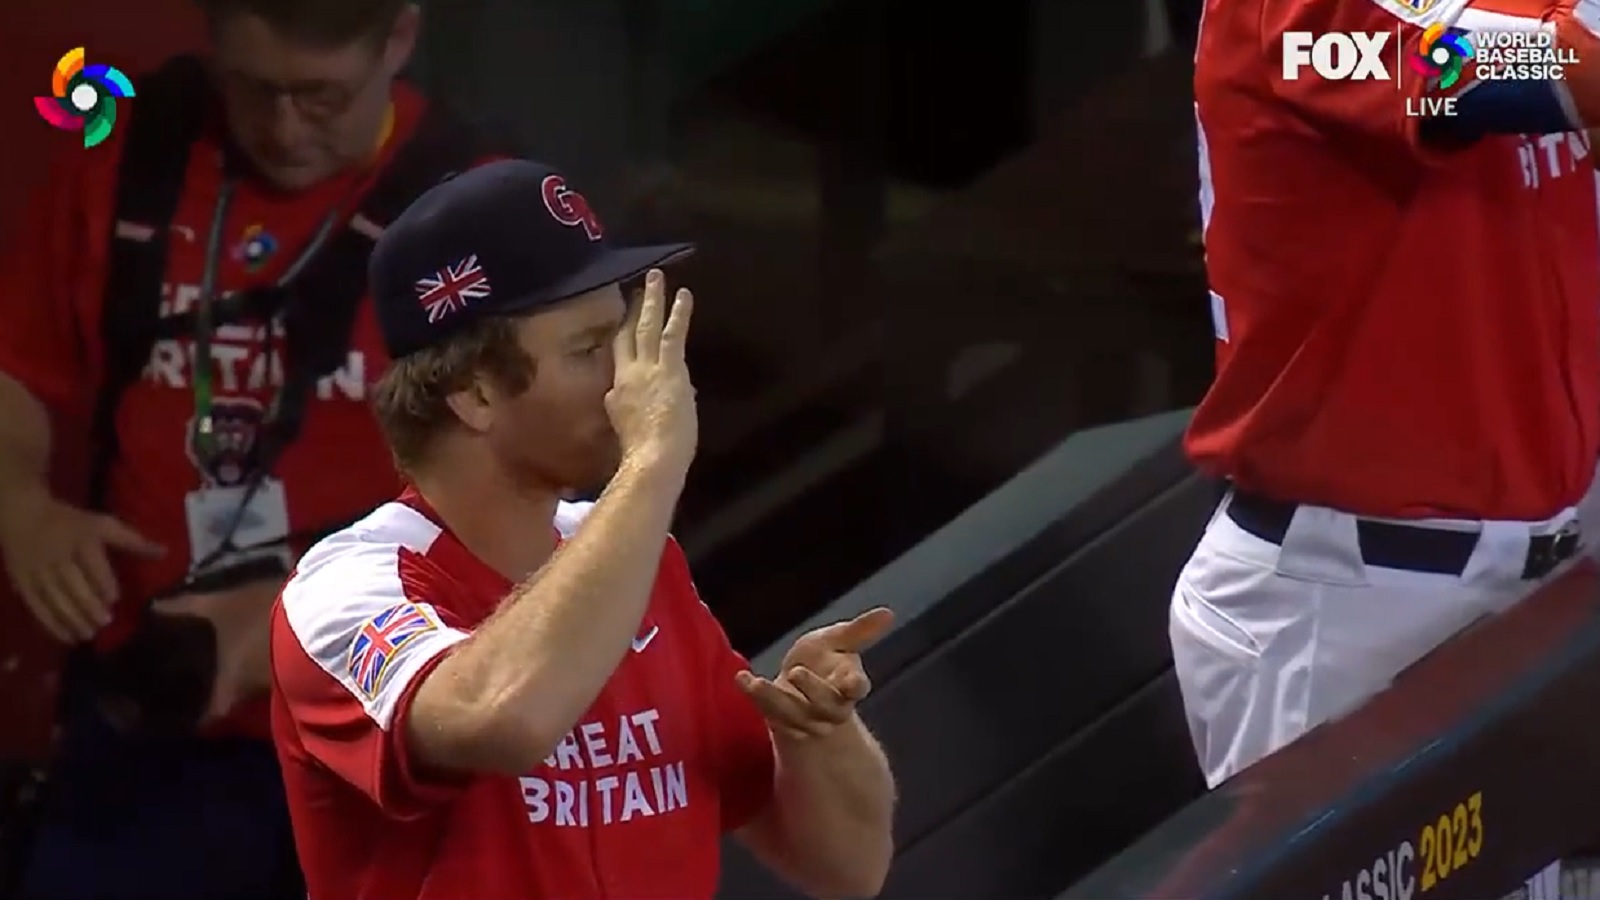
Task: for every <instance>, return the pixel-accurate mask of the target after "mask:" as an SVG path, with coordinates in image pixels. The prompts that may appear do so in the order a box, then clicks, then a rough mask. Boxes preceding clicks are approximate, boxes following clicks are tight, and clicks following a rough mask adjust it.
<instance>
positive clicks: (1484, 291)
mask: <svg viewBox="0 0 1600 900" xmlns="http://www.w3.org/2000/svg"><path fill="white" fill-rule="evenodd" d="M1597 7H1600V0H1583V2H1579V3H1574V2H1572V0H1562V2H1554V3H1552V2H1544V0H1477V2H1472V3H1465V2H1462V0H1207V3H1206V8H1205V18H1204V21H1203V24H1202V27H1201V34H1200V39H1199V47H1198V52H1197V57H1196V71H1195V100H1196V103H1195V107H1196V115H1197V118H1198V124H1199V140H1200V158H1201V207H1202V216H1203V220H1204V226H1205V246H1206V256H1207V272H1208V276H1209V280H1210V287H1211V291H1212V295H1211V306H1212V311H1213V319H1214V322H1215V326H1216V335H1217V376H1216V380H1215V383H1214V384H1213V385H1212V387H1211V390H1210V391H1209V392H1208V394H1207V395H1206V397H1205V399H1204V401H1203V402H1202V403H1201V404H1200V406H1199V408H1198V410H1197V411H1196V413H1195V415H1194V419H1193V421H1192V423H1191V425H1190V428H1189V433H1188V435H1187V438H1186V447H1187V449H1188V451H1189V453H1190V455H1191V456H1192V457H1193V458H1194V459H1195V461H1196V462H1197V463H1198V464H1199V465H1200V466H1201V468H1203V469H1205V470H1206V471H1208V472H1209V473H1211V474H1213V475H1216V476H1221V477H1225V478H1228V479H1230V480H1232V481H1233V482H1234V483H1235V484H1236V485H1237V486H1238V487H1240V488H1241V489H1245V490H1249V491H1253V492H1256V493H1260V494H1266V495H1269V496H1273V497H1276V498H1279V499H1282V500H1289V501H1299V502H1305V503H1312V504H1317V505H1322V506H1329V507H1334V508H1338V509H1343V510H1346V511H1349V512H1353V513H1357V514H1366V515H1372V516H1392V517H1426V516H1448V517H1460V518H1472V519H1519V520H1539V519H1544V518H1548V517H1550V516H1553V515H1555V514H1556V513H1558V512H1559V511H1560V510H1561V509H1563V508H1564V507H1567V506H1571V505H1572V504H1574V503H1576V502H1577V500H1578V499H1579V498H1580V497H1581V496H1582V495H1583V493H1584V491H1585V489H1586V488H1587V486H1588V484H1589V482H1590V480H1591V476H1592V475H1593V473H1594V470H1595V462H1596V456H1597V453H1600V303H1597V302H1596V300H1597V298H1600V266H1597V265H1596V264H1595V260H1596V259H1597V258H1600V235H1597V227H1596V210H1595V194H1594V186H1593V183H1592V179H1593V174H1592V160H1591V159H1590V156H1591V148H1590V144H1589V139H1588V137H1587V135H1586V134H1585V133H1584V132H1582V131H1581V130H1573V131H1566V132H1561V133H1554V134H1529V135H1491V136H1489V137H1487V138H1484V139H1482V140H1479V141H1476V142H1475V143H1472V144H1470V145H1469V146H1466V147H1463V148H1460V149H1456V150H1452V151H1443V150H1437V149H1434V148H1432V147H1430V146H1425V145H1424V144H1423V143H1422V142H1421V141H1420V140H1419V138H1418V134H1417V127H1418V123H1419V122H1420V121H1421V120H1420V119H1418V118H1414V117H1411V116H1409V115H1408V114H1407V112H1408V108H1409V109H1410V110H1411V111H1413V112H1414V111H1416V110H1418V109H1420V108H1422V104H1421V103H1420V100H1421V99H1422V98H1423V97H1425V96H1431V95H1433V94H1430V92H1437V88H1438V87H1439V86H1440V85H1439V84H1437V83H1430V82H1429V81H1428V79H1427V78H1426V77H1425V76H1424V75H1422V74H1420V73H1419V72H1418V71H1417V68H1416V67H1414V66H1412V65H1410V64H1408V63H1407V62H1406V58H1407V57H1410V56H1413V55H1415V54H1416V52H1417V50H1418V49H1420V43H1421V39H1422V36H1423V34H1424V32H1425V31H1426V30H1427V29H1428V28H1429V27H1430V26H1451V27H1459V28H1462V29H1464V30H1465V31H1467V32H1468V34H1469V35H1470V34H1471V33H1473V32H1475V31H1479V30H1483V31H1488V30H1496V31H1507V30H1518V29H1522V30H1529V31H1540V32H1543V33H1547V34H1552V35H1554V36H1555V37H1556V39H1557V41H1558V42H1559V43H1560V44H1561V45H1562V47H1564V48H1568V49H1574V50H1575V52H1576V55H1577V58H1578V60H1579V62H1578V63H1577V64H1576V65H1572V66H1567V67H1566V76H1567V79H1568V80H1567V81H1566V82H1565V85H1566V87H1567V89H1568V90H1569V91H1570V97H1569V99H1570V100H1571V102H1572V103H1573V105H1575V106H1576V107H1578V108H1580V109H1584V108H1590V107H1593V108H1596V109H1600V77H1597V75H1596V73H1595V72H1594V70H1593V65H1592V64H1600V48H1597V45H1596V42H1595V38H1594V32H1593V29H1594V28H1595V27H1596V25H1597V23H1600V16H1597V15H1596V13H1595V10H1596V8H1597ZM1298 32H1309V33H1310V34H1312V35H1326V34H1329V33H1334V32H1367V33H1383V32H1387V33H1389V34H1391V35H1394V37H1393V38H1392V39H1391V40H1390V41H1389V44H1388V50H1387V51H1386V53H1385V55H1384V60H1385V65H1386V68H1387V69H1389V70H1391V74H1392V80H1383V79H1381V78H1372V77H1369V78H1363V79H1349V80H1333V79H1328V78H1323V77H1319V76H1318V75H1317V74H1316V73H1315V72H1314V71H1313V70H1312V69H1311V68H1304V69H1302V70H1301V71H1300V73H1299V77H1297V78H1286V77H1285V75H1286V72H1285V69H1286V66H1285V59H1284V56H1285V51H1284V42H1285V35H1286V34H1290V35H1293V34H1294V33H1298ZM1302 43H1303V39H1302ZM1396 50H1399V52H1398V53H1397V52H1396ZM1397 66H1398V68H1397ZM1472 72H1473V67H1472V66H1468V67H1467V77H1465V78H1462V79H1461V80H1460V83H1459V84H1458V85H1455V86H1453V87H1452V88H1451V90H1452V91H1453V92H1460V91H1464V90H1471V89H1473V88H1474V79H1473V77H1472ZM1589 121H1600V117H1594V118H1590V119H1589Z"/></svg>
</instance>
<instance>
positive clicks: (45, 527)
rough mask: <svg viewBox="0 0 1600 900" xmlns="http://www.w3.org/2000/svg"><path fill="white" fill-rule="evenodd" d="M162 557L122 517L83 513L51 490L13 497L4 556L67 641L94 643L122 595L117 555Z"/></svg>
mask: <svg viewBox="0 0 1600 900" xmlns="http://www.w3.org/2000/svg"><path fill="white" fill-rule="evenodd" d="M112 552H120V553H130V554H133V555H136V556H141V557H145V558H147V559H152V558H159V557H160V556H162V555H163V554H164V553H165V552H166V549H165V548H164V547H162V546H161V545H160V544H158V543H156V542H155V541H152V540H150V539H149V538H147V537H145V536H144V535H142V534H139V533H138V532H137V531H135V530H133V528H131V527H130V526H129V525H127V524H126V523H124V522H122V521H121V520H119V519H116V518H113V517H111V516H108V515H104V514H101V513H95V512H90V511H89V510H85V509H79V508H78V507H75V506H72V505H71V504H68V503H63V502H62V501H60V500H58V499H56V498H55V497H53V496H51V495H50V493H49V491H48V490H47V489H45V488H44V487H43V486H40V487H39V488H38V489H37V490H29V491H26V492H20V491H19V492H18V493H15V494H13V495H12V496H10V497H7V498H5V501H4V505H3V506H0V553H3V555H4V559H5V566H6V573H7V574H8V575H9V576H10V578H11V583H12V585H13V586H14V587H15V588H16V590H17V593H18V594H19V595H21V597H22V602H23V603H24V604H26V605H27V607H28V611H29V612H30V613H32V614H33V617H34V619H36V620H37V621H38V622H39V625H40V626H41V627H43V628H44V629H45V631H47V632H49V633H50V634H51V635H52V636H53V637H55V638H56V639H57V640H59V641H61V642H62V643H77V642H79V641H86V640H88V639H90V638H92V637H94V635H95V633H96V632H98V631H99V630H100V629H101V628H102V627H103V626H104V625H105V624H106V623H107V622H109V621H110V620H111V608H112V607H113V606H114V605H115V604H116V602H117V598H118V596H119V593H120V592H119V590H118V587H117V579H116V575H115V573H114V572H113V570H112V568H111V553H112Z"/></svg>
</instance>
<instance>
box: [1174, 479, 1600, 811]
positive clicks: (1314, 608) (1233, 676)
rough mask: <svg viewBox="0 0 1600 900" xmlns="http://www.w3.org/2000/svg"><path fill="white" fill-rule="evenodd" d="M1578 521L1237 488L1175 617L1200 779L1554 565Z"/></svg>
mask: <svg viewBox="0 0 1600 900" xmlns="http://www.w3.org/2000/svg"><path fill="white" fill-rule="evenodd" d="M1593 493H1594V491H1593V490H1592V489H1591V494H1593ZM1587 502H1590V501H1589V500H1588V499H1587V498H1586V503H1587ZM1593 502H1595V503H1597V504H1600V500H1595V501H1593ZM1577 521H1578V516H1577V512H1576V510H1572V509H1569V510H1566V511H1563V512H1562V513H1561V514H1560V515H1558V516H1556V517H1554V518H1552V519H1550V520H1548V521H1544V522H1531V523H1530V522H1468V521H1456V520H1444V519H1424V520H1406V521H1404V522H1400V521H1392V522H1385V521H1379V520H1371V519H1358V518H1357V517H1356V516H1353V515H1350V514H1348V513H1343V512H1339V511H1337V510H1332V509H1325V508H1321V507H1313V506H1295V505H1293V504H1278V503H1275V502H1272V501H1261V500H1258V499H1257V498H1250V497H1240V496H1238V495H1235V494H1231V493H1230V494H1229V495H1228V497H1227V498H1225V499H1224V500H1223V501H1222V503H1221V504H1220V505H1219V506H1218V509H1217V512H1216V513H1215V514H1213V516H1212V518H1211V522H1210V524H1209V525H1208V526H1207V527H1206V530H1205V534H1204V535H1203V536H1202V537H1201V539H1200V543H1199V545H1198V546H1197V547H1196V548H1195V551H1194V554H1193V555H1192V556H1191V557H1190V558H1189V562H1188V564H1187V565H1185V566H1184V568H1183V571H1182V572H1181V573H1180V574H1179V576H1178V582H1177V585H1176V587H1175V588H1174V590H1173V595H1172V610H1171V618H1170V632H1171V638H1172V654H1173V664H1174V666H1175V668H1176V670H1177V675H1178V681H1179V685H1180V686H1181V688H1182V691H1183V701H1184V708H1185V710H1186V711H1187V715H1188V719H1189V730H1190V733H1191V735H1192V736H1193V738H1194V744H1195V750H1196V752H1197V754H1198V755H1199V759H1200V765H1201V768H1202V769H1203V770H1204V772H1205V776H1206V782H1207V783H1208V784H1210V785H1211V786H1213V787H1214V786H1216V785H1217V784H1219V783H1221V782H1222V781H1223V780H1225V779H1227V778H1228V777H1229V776H1231V775H1233V774H1234V773H1236V772H1238V771H1239V770H1240V769H1243V768H1244V767H1246V766H1248V765H1250V764H1251V763H1254V762H1255V761H1256V760H1258V759H1260V758H1262V757H1263V756H1266V755H1267V754H1269V753H1272V752H1273V751H1275V750H1277V749H1279V748H1280V747H1283V746H1285V745H1287V744H1289V743H1291V742H1292V741H1294V740H1295V739H1296V738H1298V737H1299V736H1300V735H1302V734H1304V733H1305V732H1307V731H1309V730H1310V729H1312V728H1314V727H1315V726H1317V725H1319V724H1321V723H1323V722H1326V721H1328V720H1329V719H1333V718H1336V717H1338V716H1341V715H1343V714H1345V713H1348V712H1350V711H1351V710H1353V709H1355V708H1356V707H1358V706H1360V705H1361V704H1362V703H1363V702H1364V701H1366V700H1367V699H1369V698H1370V697H1372V696H1373V695H1374V694H1377V693H1378V692H1379V691H1381V690H1383V689H1384V688H1386V687H1388V686H1389V684H1390V683H1391V682H1392V681H1393V679H1394V677H1395V676H1396V675H1398V674H1399V673H1400V672H1401V671H1402V670H1403V669H1405V668H1406V667H1407V666H1409V665H1411V664H1412V663H1413V662H1415V661H1417V660H1418V659H1420V658H1421V657H1422V656H1423V655H1425V654H1426V653H1428V651H1430V650H1432V649H1433V648H1435V647H1437V646H1438V645H1439V644H1441V643H1443V642H1444V641H1445V640H1447V639H1448V638H1449V637H1450V636H1451V635H1454V634H1455V633H1456V632H1458V631H1460V630H1461V629H1463V628H1465V627H1466V626H1468V625H1470V624H1472V623H1473V622H1475V621H1477V620H1478V619H1480V618H1483V617H1484V616H1488V615H1493V614H1495V613H1498V612H1502V611H1504V610H1505V609H1506V608H1508V607H1510V606H1511V605H1512V604H1514V603H1516V602H1517V601H1518V600H1520V599H1522V598H1523V597H1525V596H1527V594H1529V593H1530V592H1531V591H1533V590H1534V589H1535V588H1537V587H1538V586H1539V585H1540V584H1543V583H1545V582H1546V581H1548V580H1549V579H1550V578H1552V577H1554V576H1555V575H1557V574H1559V573H1560V572H1561V571H1563V568H1564V565H1565V564H1566V563H1567V562H1569V561H1570V559H1571V558H1572V557H1573V555H1574V553H1573V551H1574V549H1575V544H1576V542H1577V539H1576V529H1577ZM1435 536H1437V537H1435ZM1408 542H1409V543H1408ZM1435 545H1438V546H1443V545H1453V546H1455V547H1457V548H1459V549H1460V551H1461V552H1460V553H1459V554H1458V555H1457V557H1456V558H1455V559H1454V560H1451V559H1449V558H1448V556H1449V554H1445V553H1442V552H1439V553H1434V552H1433V551H1432V550H1430V549H1429V548H1430V547H1434V548H1435V549H1437V548H1436V546H1435ZM1419 548H1420V552H1413V553H1409V554H1408V550H1409V551H1418V550H1419ZM1430 554H1431V555H1430ZM1384 563H1391V564H1387V565H1386V564H1384ZM1396 563H1397V564H1396ZM1451 568H1454V569H1455V571H1454V572H1451V571H1448V570H1449V569H1451ZM1424 569H1431V571H1430V570H1424ZM1441 570H1444V571H1441Z"/></svg>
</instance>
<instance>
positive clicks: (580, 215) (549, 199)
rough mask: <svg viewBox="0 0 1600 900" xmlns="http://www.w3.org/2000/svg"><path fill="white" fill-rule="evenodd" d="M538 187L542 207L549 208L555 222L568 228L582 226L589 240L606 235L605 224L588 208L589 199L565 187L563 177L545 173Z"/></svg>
mask: <svg viewBox="0 0 1600 900" xmlns="http://www.w3.org/2000/svg"><path fill="white" fill-rule="evenodd" d="M540 187H541V188H542V190H543V193H544V208H545V209H548V210H550V215H551V216H552V217H554V218H555V220H556V221H557V222H560V223H561V224H563V225H565V226H567V227H568V228H582V229H583V233H584V234H585V235H587V236H588V238H589V240H591V241H598V240H600V239H601V238H603V237H605V236H606V229H605V226H603V225H601V224H600V217H599V216H597V215H595V214H594V210H592V209H590V208H589V201H588V200H587V199H586V198H585V197H584V196H583V195H582V194H580V193H578V192H577V191H575V190H573V189H572V188H569V187H567V180H566V179H565V178H562V177H561V176H560V175H546V176H545V178H544V183H543V184H542V185H540Z"/></svg>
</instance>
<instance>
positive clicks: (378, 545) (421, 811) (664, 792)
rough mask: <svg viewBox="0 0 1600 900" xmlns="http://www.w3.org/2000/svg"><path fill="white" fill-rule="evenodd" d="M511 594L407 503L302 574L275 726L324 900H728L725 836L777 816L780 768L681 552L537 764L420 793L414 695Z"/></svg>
mask: <svg viewBox="0 0 1600 900" xmlns="http://www.w3.org/2000/svg"><path fill="white" fill-rule="evenodd" d="M587 509H588V506H587V505H566V504H563V506H562V509H561V511H560V512H559V513H558V515H557V523H556V524H557V527H558V528H560V530H561V531H562V533H563V534H564V535H565V534H571V532H572V530H573V529H574V528H576V527H577V525H578V522H579V521H580V520H581V518H582V515H583V514H584V513H586V512H587ZM511 587H512V585H511V583H510V582H509V581H507V580H506V579H505V578H504V577H502V576H501V575H499V574H498V573H496V572H495V571H493V570H491V569H490V568H489V567H488V566H487V565H486V564H484V563H483V562H481V561H479V560H478V559H477V558H476V557H474V556H473V555H472V554H471V553H470V552H469V551H468V550H467V549H466V548H465V547H464V546H463V545H462V544H461V543H460V542H459V541H457V540H456V538H455V537H454V536H453V535H452V534H451V533H450V532H449V531H447V530H445V529H444V528H443V527H442V526H441V525H439V524H438V523H437V522H436V521H435V519H434V516H433V514H432V512H431V511H430V510H429V509H428V508H427V506H426V505H425V504H423V503H422V502H421V500H420V499H419V498H417V497H416V495H415V494H412V493H409V492H408V493H407V494H406V495H405V496H402V498H401V500H400V502H397V503H391V504H387V505H385V506H383V507H381V508H379V509H378V510H377V511H375V512H374V513H373V514H372V515H371V516H369V517H368V518H367V519H365V520H364V521H362V522H361V523H359V524H357V525H356V526H354V527H352V528H350V529H348V530H345V531H343V532H340V533H338V534H336V535H334V536H333V537H330V538H328V539H327V540H325V541H323V542H322V543H319V544H318V545H317V546H315V547H313V548H312V549H311V550H310V551H309V552H307V553H306V555H305V556H304V557H303V558H302V559H301V560H300V565H299V568H298V569H297V572H296V575H295V576H294V577H293V578H292V579H291V580H290V582H289V584H288V585H287V586H286V587H285V588H284V591H283V595H282V597H281V598H280V601H279V604H278V607H277V608H276V609H275V610H274V612H273V622H272V668H273V682H274V690H273V719H272V724H273V735H274V740H275V741H276V743H277V747H278V757H279V760H280V761H281V762H282V765H283V778H284V785H285V787H286V788H287V791H288V797H289V808H290V812H291V814H292V816H293V819H294V828H295V840H296V843H297V845H298V847H299V851H300V864H301V868H302V869H303V870H304V871H305V874H306V879H307V883H308V885H309V887H310V896H311V897H313V898H337V900H412V898H417V900H462V898H468V897H470V898H474V900H493V898H513V897H514V898H518V900H537V898H555V897H614V898H618V900H640V898H648V897H658V898H673V900H688V898H694V897H710V896H712V894H713V893H714V892H715V890H716V886H717V875H718V868H719V860H718V851H719V837H720V835H721V834H723V833H724V832H727V831H731V830H733V829H736V828H738V827H740V826H741V825H743V824H744V823H745V822H747V821H749V819H750V818H751V817H753V816H754V815H755V814H756V813H758V812H759V811H760V810H761V809H762V808H764V807H765V806H766V805H767V803H768V802H769V801H770V799H771V792H772V782H773V776H774V760H773V749H772V743H771V735H770V733H769V732H768V730H767V728H766V724H765V722H764V720H763V719H762V718H761V716H760V714H759V713H758V712H757V711H756V709H755V707H754V705H752V704H751V703H750V701H749V699H748V698H747V697H745V696H744V694H743V693H742V692H741V691H740V690H739V688H738V686H737V685H736V683H735V681H734V675H735V673H737V672H738V671H740V670H741V669H744V668H746V667H747V665H748V664H747V663H746V662H745V660H744V659H743V658H742V657H740V656H739V655H738V654H737V653H736V652H734V650H733V649H732V648H731V647H730V646H729V645H728V640H727V637H726V636H725V635H724V634H723V632H722V629H721V627H720V626H719V625H718V624H717V621H716V619H715V618H714V617H713V616H712V615H711V613H710V611H709V610H707V609H706V607H705V605H704V604H702V603H701V602H700V601H699V598H698V596H697V595H696V593H695V589H694V585H693V584H692V583H691V581H690V579H689V568H688V564H687V562H686V561H685V559H684V557H683V552H682V551H681V550H680V549H679V548H678V546H677V544H676V543H674V542H671V541H669V542H668V544H667V547H666V550H665V551H664V552H663V554H662V557H661V568H660V571H659V573H658V574H657V575H656V585H655V591H654V594H653V595H652V596H651V599H650V605H649V608H648V611H647V612H646V614H645V617H644V622H643V624H642V627H641V630H640V632H639V637H638V638H637V639H636V640H635V642H634V647H633V651H632V652H630V653H628V655H627V656H626V657H625V658H624V660H623V661H622V663H621V665H619V666H618V668H617V670H616V672H615V673H613V674H612V676H611V679H610V681H608V682H607V683H606V686H605V688H604V689H603V690H602V691H601V693H600V696H599V697H598V698H597V699H596V700H595V702H594V705H593V706H591V707H590V708H589V710H588V711H587V712H585V713H584V715H583V717H582V719H581V720H580V721H579V722H578V724H577V725H576V727H574V728H573V730H572V732H571V733H570V734H568V735H567V737H566V738H565V739H563V740H562V742H561V743H560V745H559V746H558V747H557V748H556V750H555V752H554V753H553V754H552V755H551V757H550V758H549V759H547V760H545V762H544V764H543V765H541V766H539V767H538V768H536V769H534V770H533V771H531V772H528V773H527V774H526V775H524V776H522V777H521V778H511V777H508V776H496V775H478V776H474V777H472V778H470V779H466V780H463V781H462V782H460V783H457V784H454V785H445V784H441V783H438V782H436V781H429V780H425V779H423V778H422V777H419V775H418V773H417V770H416V768H415V766H414V764H413V762H412V760H411V758H410V756H409V754H408V752H407V749H406V742H405V740H404V738H403V735H404V733H405V718H406V716H407V715H408V713H409V710H410V703H411V699H412V696H413V695H414V693H415V690H416V688H417V686H418V685H420V684H421V683H422V681H423V679H424V678H426V677H427V675H428V673H429V672H431V671H432V670H433V668H434V667H435V666H436V665H438V663H439V662H440V661H441V660H442V659H443V658H444V656H445V654H447V653H449V652H450V649H451V648H452V647H454V646H455V645H456V644H457V643H459V642H461V641H462V640H465V639H466V638H467V636H468V635H469V634H470V633H471V631H472V630H473V629H474V628H476V627H477V626H478V625H479V624H481V623H482V622H483V621H484V619H486V618H488V616H489V615H490V614H491V613H493V612H494V610H495V608H496V607H497V606H498V605H499V604H500V602H501V600H502V599H503V598H504V597H505V596H506V594H507V592H508V591H510V590H511Z"/></svg>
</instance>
